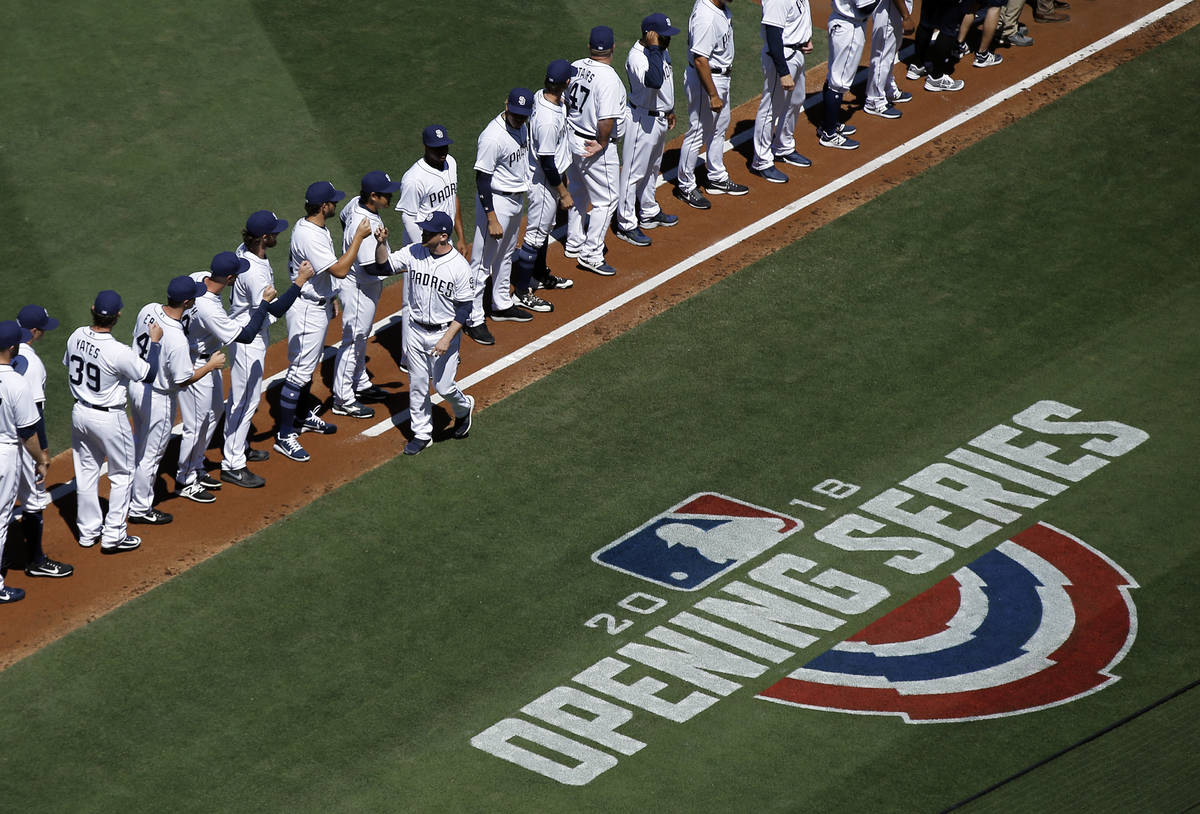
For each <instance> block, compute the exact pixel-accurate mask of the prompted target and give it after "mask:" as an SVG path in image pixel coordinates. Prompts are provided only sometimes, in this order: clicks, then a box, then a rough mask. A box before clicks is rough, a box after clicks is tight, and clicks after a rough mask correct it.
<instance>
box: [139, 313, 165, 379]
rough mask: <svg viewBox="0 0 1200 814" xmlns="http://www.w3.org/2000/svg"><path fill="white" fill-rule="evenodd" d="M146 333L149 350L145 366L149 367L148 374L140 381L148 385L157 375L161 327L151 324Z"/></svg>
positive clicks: (160, 353)
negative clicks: (148, 338) (148, 340)
mask: <svg viewBox="0 0 1200 814" xmlns="http://www.w3.org/2000/svg"><path fill="white" fill-rule="evenodd" d="M146 333H148V334H150V350H149V351H147V352H146V364H147V365H149V366H150V372H149V373H147V374H146V375H145V376H143V377H142V381H143V382H145V383H146V384H149V383H150V382H152V381H154V377H155V376H157V375H158V364H159V362H160V361H161V358H162V341H161V340H162V334H163V331H162V326H161V325H159V324H158V323H157V322H151V323H150V325H149V326H148V327H147V328H146Z"/></svg>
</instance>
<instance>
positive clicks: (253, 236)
mask: <svg viewBox="0 0 1200 814" xmlns="http://www.w3.org/2000/svg"><path fill="white" fill-rule="evenodd" d="M287 228H288V222H287V221H286V220H284V219H283V218H279V217H276V215H275V213H274V212H271V211H269V210H267V209H260V210H258V211H257V212H255V213H253V214H252V215H251V216H250V217H249V218H247V219H246V228H245V229H243V230H242V244H241V245H240V246H238V247H237V248H236V249H235V250H234V254H236V255H237V256H238V257H241V258H244V259H245V260H247V261H249V263H250V268H248V269H247V270H246V271H244V272H242V273H241V274H239V275H238V276H237V279H236V280H234V283H233V290H232V292H231V293H230V295H229V314H230V316H232V317H233V318H234V319H242V318H244V316H245V315H246V314H248V313H249V312H250V311H251V310H252V309H253V308H255V307H256V306H257V305H258V304H259V303H260V302H261V301H263V300H270V299H271V298H270V297H267V296H265V295H266V292H268V291H274V290H275V273H274V271H273V270H272V269H271V264H270V262H268V260H267V249H270V248H274V247H275V245H276V244H277V243H278V241H279V234H280V233H281V232H283V231H284V230H285V229H287ZM299 293H300V291H299V289H298V288H296V286H294V285H293V286H290V287H289V288H288V290H287V291H286V292H284V294H283V296H281V297H279V298H278V299H275V300H273V301H272V302H271V304H270V305H268V306H267V313H268V314H269V315H270V321H271V322H274V321H275V320H277V319H279V318H280V317H281V316H283V315H284V312H286V311H287V309H288V308H289V307H291V304H292V303H293V302H294V301H295V299H296V297H297V295H298V294H299ZM270 344H271V327H270V325H269V324H265V325H263V326H262V328H261V329H259V332H258V336H256V337H255V338H254V340H253V341H252V342H247V343H246V344H244V345H242V344H238V345H234V346H233V347H232V348H231V350H232V351H233V363H232V364H231V365H230V367H229V400H228V401H227V402H226V403H225V447H224V458H223V459H222V461H221V480H223V481H225V482H226V483H232V484H235V485H237V486H246V487H250V488H256V487H259V486H262V485H263V484H264V483H265V482H266V481H264V480H263V479H262V478H260V477H259V476H258V475H255V474H254V473H252V472H251V471H250V470H249V469H247V468H246V462H247V461H264V460H266V459H267V456H268V455H269V453H268V452H267V451H266V450H252V449H250V448H249V439H250V425H251V423H252V422H253V421H254V413H255V412H257V410H258V402H259V399H260V398H262V391H263V366H264V365H265V364H266V358H267V346H268V345H270Z"/></svg>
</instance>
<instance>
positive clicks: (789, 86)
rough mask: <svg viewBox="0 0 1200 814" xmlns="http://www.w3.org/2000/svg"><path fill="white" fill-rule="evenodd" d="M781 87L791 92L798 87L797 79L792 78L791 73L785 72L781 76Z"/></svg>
mask: <svg viewBox="0 0 1200 814" xmlns="http://www.w3.org/2000/svg"><path fill="white" fill-rule="evenodd" d="M779 87H781V88H783V89H784V90H786V91H788V92H789V93H790V92H791V91H793V90H795V89H796V80H795V79H793V78H792V75H791V74H790V73H785V74H784V75H783V76H781V77H779Z"/></svg>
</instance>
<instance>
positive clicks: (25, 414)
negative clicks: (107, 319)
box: [10, 357, 136, 438]
mask: <svg viewBox="0 0 1200 814" xmlns="http://www.w3.org/2000/svg"><path fill="white" fill-rule="evenodd" d="M135 358H136V357H135ZM13 390H15V391H16V399H15V403H14V404H13V423H14V424H16V425H17V427H18V429H22V430H25V429H27V430H29V435H26V436H24V437H25V438H29V437H31V436H32V435H33V433H34V431H35V429H36V427H37V423H38V421H40V420H41V417H42V414H41V413H40V412H38V408H37V405H36V404H34V402H33V394H32V393H30V392H29V388H28V387H18V388H13ZM10 392H12V391H10Z"/></svg>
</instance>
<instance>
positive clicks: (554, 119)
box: [529, 90, 571, 183]
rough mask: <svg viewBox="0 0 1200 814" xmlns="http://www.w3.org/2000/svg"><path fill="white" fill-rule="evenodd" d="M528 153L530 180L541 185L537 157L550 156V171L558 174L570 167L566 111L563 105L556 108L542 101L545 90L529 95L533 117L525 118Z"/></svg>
mask: <svg viewBox="0 0 1200 814" xmlns="http://www.w3.org/2000/svg"><path fill="white" fill-rule="evenodd" d="M529 133H530V150H529V164H530V167H532V169H533V178H534V180H535V181H536V182H538V183H542V182H543V181H544V180H545V176H544V175H543V174H542V165H541V161H540V160H539V158H540V156H544V155H552V156H554V168H555V169H556V170H558V171H559V173H564V172H566V171H567V167H569V166H571V147H570V145H569V144H568V143H567V108H566V105H565V104H562V103H559V104H557V105H555V104H551V103H550V102H548V101H546V91H544V90H539V91H538V92H537V93H535V94H533V115H531V116H530V117H529Z"/></svg>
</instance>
